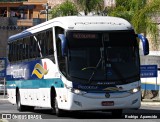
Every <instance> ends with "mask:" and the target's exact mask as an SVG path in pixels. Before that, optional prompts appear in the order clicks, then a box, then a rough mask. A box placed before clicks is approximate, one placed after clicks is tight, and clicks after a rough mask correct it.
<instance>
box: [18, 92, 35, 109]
mask: <svg viewBox="0 0 160 122" xmlns="http://www.w3.org/2000/svg"><path fill="white" fill-rule="evenodd" d="M16 103H17V110H18V111H33V110H34V106H25V105H22V104H21V97H20V92H19V90H17V93H16Z"/></svg>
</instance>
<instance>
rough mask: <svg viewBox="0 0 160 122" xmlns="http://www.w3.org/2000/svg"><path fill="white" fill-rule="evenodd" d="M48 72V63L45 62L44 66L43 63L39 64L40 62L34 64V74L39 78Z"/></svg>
mask: <svg viewBox="0 0 160 122" xmlns="http://www.w3.org/2000/svg"><path fill="white" fill-rule="evenodd" d="M47 73H48V70H47V64H46V62H44V67H43V66H42V65H41V64H39V63H37V64H36V65H35V66H34V69H33V72H32V75H33V74H35V75H36V76H37V77H38V78H39V79H42V77H43V76H44V75H46V74H47Z"/></svg>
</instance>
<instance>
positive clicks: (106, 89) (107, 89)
mask: <svg viewBox="0 0 160 122" xmlns="http://www.w3.org/2000/svg"><path fill="white" fill-rule="evenodd" d="M122 89H123V88H122V87H120V88H118V87H107V88H105V89H103V90H104V91H120V90H122Z"/></svg>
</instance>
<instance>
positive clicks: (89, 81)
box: [88, 57, 102, 84]
mask: <svg viewBox="0 0 160 122" xmlns="http://www.w3.org/2000/svg"><path fill="white" fill-rule="evenodd" d="M101 61H102V57H101V58H100V59H99V61H98V63H97V65H96V67H95V69H94V71H93V72H92V74H91V76H90V78H89V80H88V84H90V83H91V80H92V78H93V76H94V74H95V73H96V71H97V69H98V67H99V64H100V62H101Z"/></svg>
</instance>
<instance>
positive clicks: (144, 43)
mask: <svg viewBox="0 0 160 122" xmlns="http://www.w3.org/2000/svg"><path fill="white" fill-rule="evenodd" d="M137 37H138V38H139V39H140V40H141V42H142V47H143V54H144V55H148V54H149V43H148V39H147V38H146V37H144V36H143V35H142V34H137Z"/></svg>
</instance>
